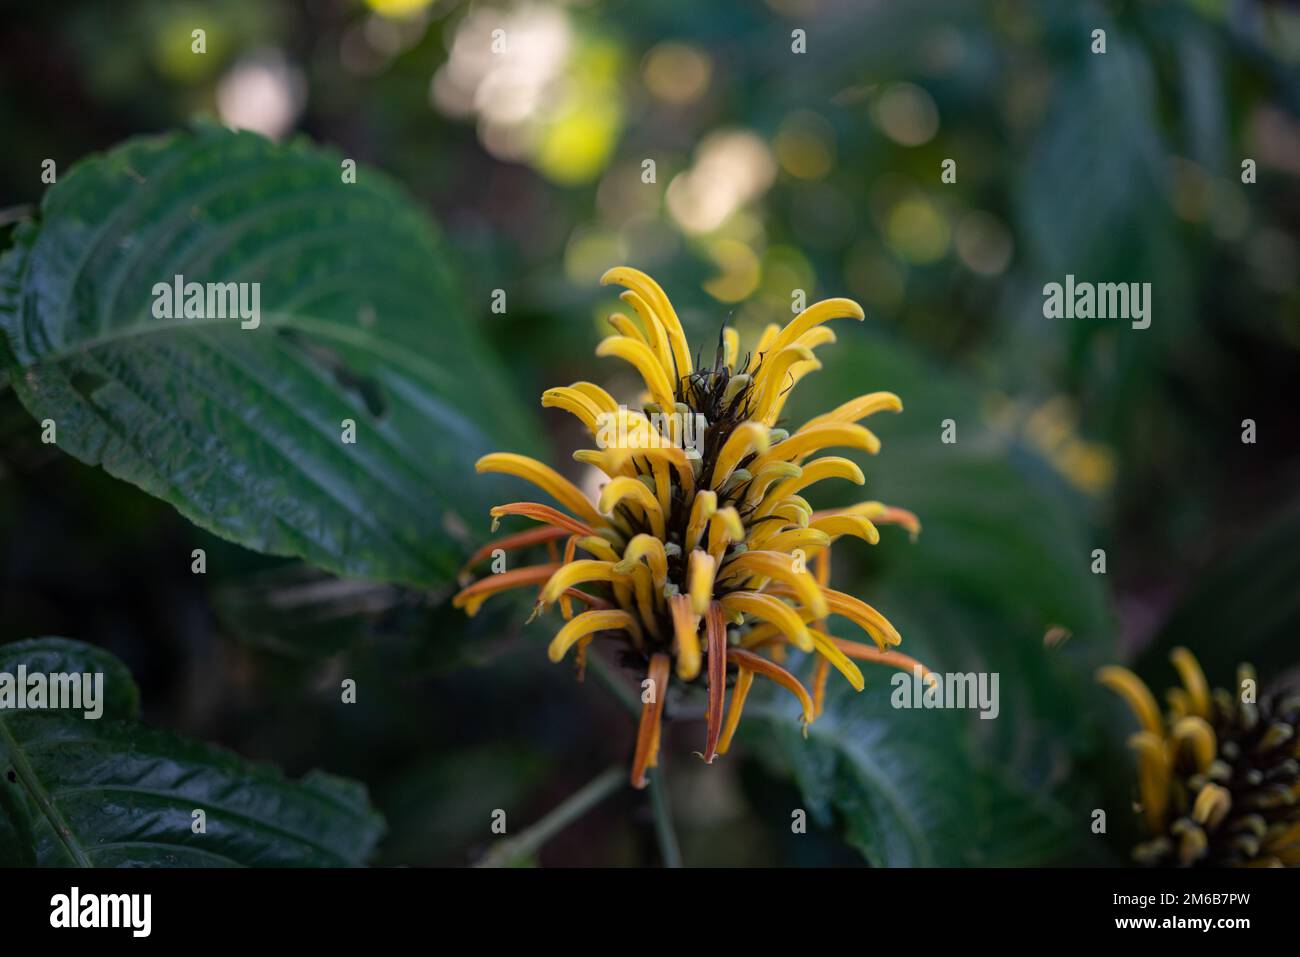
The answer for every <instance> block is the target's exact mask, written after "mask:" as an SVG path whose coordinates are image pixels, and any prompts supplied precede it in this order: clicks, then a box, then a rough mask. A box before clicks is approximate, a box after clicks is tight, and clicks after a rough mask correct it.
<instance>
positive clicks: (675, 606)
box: [668, 595, 703, 681]
mask: <svg viewBox="0 0 1300 957" xmlns="http://www.w3.org/2000/svg"><path fill="white" fill-rule="evenodd" d="M668 610H669V613H670V614H671V615H672V619H673V635H674V637H675V638H676V640H677V645H676V649H675V650H676V652H677V677H679V678H681V679H682V680H683V681H694V680H695V679H696V678H698V677H699V675H700V664H701V661H702V660H703V653H702V651H701V649H700V616H699V615H697V614H695V612H693V611H692V610H691V599H690V596H688V595H673V597H672V598H670V599H668Z"/></svg>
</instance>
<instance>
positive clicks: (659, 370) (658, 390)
mask: <svg viewBox="0 0 1300 957" xmlns="http://www.w3.org/2000/svg"><path fill="white" fill-rule="evenodd" d="M596 355H598V356H600V357H601V358H604V357H606V356H617V357H618V358H620V359H623V360H624V361H626V362H629V363H631V364H632V365H633V366H634V367H636V370H637V371H638V372H640V373H641V378H642V379H644V380H645V384H646V388H647V389H648V390H649V391H650V394H651V395H652V396H654V400H655V401H656V402H658V403H659V404H660V405H661V406H663V408H664V409H672V408H673V406H674V405H675V403H676V399H675V398H674V395H673V388H672V384H671V381H670V379H669V378H668V374H667V373H666V372H664V368H663V366H662V365H660V364H659V360H658V359H657V358H655V354H654V353H653V352H651V351H650V347H649V346H647V345H646V344H645V343H644V342H640V341H638V340H636V339H629V338H628V337H627V336H610V337H609V338H608V339H602V340H601V341H600V344H599V345H597V346H596Z"/></svg>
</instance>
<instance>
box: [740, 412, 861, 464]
mask: <svg viewBox="0 0 1300 957" xmlns="http://www.w3.org/2000/svg"><path fill="white" fill-rule="evenodd" d="M831 446H842V447H844V448H851V449H862V450H863V451H864V452H868V453H870V454H872V455H875V454H876V453H877V452H879V451H880V439H878V438H876V436H875V435H874V434H873V433H872V432H871V431H870V430H869V429H867V428H865V427H864V426H861V425H854V424H852V423H849V422H827V423H824V424H822V425H815V426H813V427H812V428H810V429H807V430H804V431H801V432H796V433H795V434H794V435H792V436H790V437H789V438H788V439H786V440H785V441H784V442H778V443H777V444H776V445H774V446H772V448H771V449H769V450H768V452H767V454H766V455H762V456H759V458H758V459H756V460H755V461H754V463H753V464H752V465H751V466H749V469H750V471H751V472H752V471H753V470H754V469H756V468H762V467H763V466H764V465H766V464H767V463H768V462H773V461H784V462H789V461H797V460H799V459H801V458H803V457H804V456H805V455H811V454H812V453H813V452H816V451H817V450H818V449H825V448H830V447H831Z"/></svg>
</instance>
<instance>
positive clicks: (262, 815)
mask: <svg viewBox="0 0 1300 957" xmlns="http://www.w3.org/2000/svg"><path fill="white" fill-rule="evenodd" d="M20 665H25V666H26V668H27V671H28V673H29V674H31V673H34V672H62V673H87V672H89V673H92V674H93V673H96V672H98V673H101V674H103V675H104V694H105V707H104V713H103V715H102V716H101V717H100V718H98V719H87V718H85V717H84V716H83V713H82V712H79V711H54V710H24V711H8V710H6V711H0V773H3V778H2V779H0V865H9V866H12V865H21V864H26V865H33V864H35V865H41V866H84V867H114V866H119V867H120V866H153V867H169V866H188V867H212V866H229V865H249V866H281V867H287V866H350V865H358V864H361V863H364V862H365V860H366V859H367V858H368V857H369V856H370V855H371V854H372V853H373V851H374V849H375V845H376V844H377V843H378V840H379V837H380V835H381V834H382V832H383V822H382V820H381V819H380V817H379V815H378V814H377V813H375V811H374V810H373V809H372V808H371V806H370V803H369V799H368V798H367V796H366V792H365V788H364V787H363V786H362V785H360V784H359V783H356V782H353V781H348V780H345V779H343V778H338V777H335V776H333V775H330V774H325V773H323V772H320V771H313V772H311V773H310V774H308V775H307V776H306V777H304V778H303V779H302V780H301V781H292V780H289V779H287V778H285V777H284V776H283V775H282V774H280V773H279V772H278V771H276V770H274V769H273V768H270V767H266V766H261V765H256V764H250V763H249V762H246V761H244V760H243V759H242V758H240V757H239V756H238V755H235V754H232V753H231V752H229V751H226V750H224V749H222V748H218V747H213V746H211V745H206V744H200V743H196V742H193V741H187V740H185V739H183V738H180V737H178V736H176V735H174V734H171V733H169V732H166V731H159V730H154V729H150V728H146V727H144V726H142V725H140V724H139V723H137V722H136V720H135V717H136V711H137V707H138V699H139V693H138V691H137V690H136V687H135V684H134V682H133V681H132V680H131V676H130V674H129V673H128V672H127V670H126V668H125V667H124V666H123V665H122V664H121V662H119V661H117V660H116V659H115V658H113V657H112V656H111V655H108V654H107V653H105V652H103V651H101V650H98V649H96V648H93V647H91V646H89V645H84V644H81V643H80V642H74V641H68V640H67V639H63V638H38V639H34V640H32V641H23V642H15V643H13V644H8V645H2V646H0V672H6V673H9V674H16V673H17V671H18V668H19V666H20ZM198 809H201V810H203V811H204V813H205V815H206V832H205V833H200V834H196V833H193V831H192V829H191V828H192V823H193V820H194V818H193V816H192V815H193V812H194V811H195V810H198Z"/></svg>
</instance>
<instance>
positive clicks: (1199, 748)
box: [1097, 648, 1300, 867]
mask: <svg viewBox="0 0 1300 957" xmlns="http://www.w3.org/2000/svg"><path fill="white" fill-rule="evenodd" d="M1169 657H1170V660H1171V661H1172V662H1173V665H1174V669H1175V670H1176V671H1177V672H1178V676H1179V678H1180V679H1181V680H1182V683H1183V687H1182V688H1174V689H1171V690H1170V693H1169V695H1168V699H1169V702H1170V707H1169V710H1168V711H1167V712H1166V713H1164V714H1162V713H1161V712H1160V709H1159V707H1158V706H1157V705H1156V699H1155V697H1154V696H1153V695H1152V694H1151V692H1150V690H1149V689H1148V688H1147V686H1146V685H1145V684H1144V683H1143V681H1142V679H1141V678H1139V677H1138V676H1137V675H1135V674H1133V672H1131V671H1129V670H1128V669H1127V668H1120V667H1117V666H1113V665H1112V666H1108V667H1105V668H1101V669H1099V670H1098V672H1097V680H1098V681H1099V682H1100V683H1101V684H1103V685H1105V686H1106V687H1107V688H1109V689H1111V690H1112V691H1114V692H1115V693H1116V694H1118V695H1119V696H1120V697H1121V698H1123V700H1124V702H1125V704H1127V705H1128V706H1129V709H1130V710H1131V711H1132V712H1133V714H1134V716H1135V717H1136V718H1137V720H1138V723H1139V724H1140V725H1141V730H1140V731H1138V732H1136V733H1134V734H1133V735H1132V736H1131V737H1130V738H1129V745H1130V747H1132V748H1133V749H1134V751H1136V752H1137V770H1138V775H1137V793H1138V798H1139V801H1140V805H1141V810H1142V815H1143V819H1144V820H1145V822H1146V828H1147V832H1148V839H1147V840H1145V841H1143V842H1142V843H1141V844H1139V845H1138V846H1137V847H1136V848H1134V849H1133V857H1134V858H1135V859H1136V860H1137V861H1139V862H1140V863H1143V864H1152V865H1181V866H1183V867H1192V866H1246V867H1295V866H1300V741H1298V739H1297V734H1296V732H1297V730H1298V729H1300V695H1297V694H1295V693H1291V694H1285V693H1280V692H1279V693H1277V694H1274V695H1271V696H1267V697H1259V696H1257V693H1256V690H1255V689H1256V681H1255V675H1254V672H1253V671H1252V670H1251V669H1250V668H1249V667H1248V666H1245V665H1243V666H1242V667H1241V668H1240V669H1239V670H1238V674H1237V686H1236V689H1235V691H1233V692H1228V691H1224V690H1216V691H1213V692H1212V691H1211V690H1210V686H1209V684H1208V682H1207V681H1206V680H1205V673H1204V672H1203V671H1202V670H1201V666H1200V663H1199V662H1197V660H1196V658H1195V656H1194V655H1193V654H1192V653H1191V652H1190V651H1188V650H1187V649H1186V648H1175V649H1174V650H1173V651H1172V652H1171V654H1170V656H1169Z"/></svg>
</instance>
